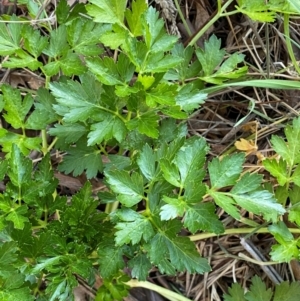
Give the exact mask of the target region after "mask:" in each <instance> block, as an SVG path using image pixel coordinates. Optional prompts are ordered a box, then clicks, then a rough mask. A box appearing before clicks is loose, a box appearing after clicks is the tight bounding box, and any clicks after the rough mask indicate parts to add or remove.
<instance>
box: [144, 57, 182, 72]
mask: <svg viewBox="0 0 300 301" xmlns="http://www.w3.org/2000/svg"><path fill="white" fill-rule="evenodd" d="M182 60H183V59H182V58H180V57H175V56H173V55H170V54H166V55H164V53H163V52H158V53H150V54H149V55H148V57H147V61H146V64H144V65H142V66H141V67H142V68H141V71H142V72H151V73H160V72H167V71H168V70H169V69H171V68H174V67H176V66H177V65H178V64H180V63H181V62H182Z"/></svg>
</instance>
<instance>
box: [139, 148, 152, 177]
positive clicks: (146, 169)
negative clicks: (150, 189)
mask: <svg viewBox="0 0 300 301" xmlns="http://www.w3.org/2000/svg"><path fill="white" fill-rule="evenodd" d="M155 161H156V154H155V153H154V151H153V149H152V148H151V147H150V146H149V145H148V144H145V145H144V147H143V149H142V150H141V152H140V154H139V156H138V159H137V164H138V166H139V168H140V170H141V172H142V173H143V175H144V176H145V177H146V179H147V180H149V181H152V180H153V178H154V177H155V174H156V163H155Z"/></svg>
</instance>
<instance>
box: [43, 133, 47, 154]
mask: <svg viewBox="0 0 300 301" xmlns="http://www.w3.org/2000/svg"><path fill="white" fill-rule="evenodd" d="M42 152H43V154H44V156H45V155H46V154H47V152H48V142H47V132H46V130H42Z"/></svg>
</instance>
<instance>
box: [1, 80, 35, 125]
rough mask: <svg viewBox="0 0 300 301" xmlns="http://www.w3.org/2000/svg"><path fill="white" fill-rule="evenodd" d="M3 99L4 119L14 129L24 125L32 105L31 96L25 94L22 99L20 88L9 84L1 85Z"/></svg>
mask: <svg viewBox="0 0 300 301" xmlns="http://www.w3.org/2000/svg"><path fill="white" fill-rule="evenodd" d="M1 89H2V92H3V99H4V110H5V111H6V114H4V118H5V120H6V121H7V122H8V123H9V124H10V125H11V126H13V127H14V128H15V129H19V128H24V127H25V118H26V116H27V114H28V112H29V110H30V109H31V107H32V104H33V98H32V96H31V95H30V94H27V95H26V96H25V97H24V98H23V99H22V97H21V93H20V90H18V89H14V88H12V87H11V86H9V85H2V86H1Z"/></svg>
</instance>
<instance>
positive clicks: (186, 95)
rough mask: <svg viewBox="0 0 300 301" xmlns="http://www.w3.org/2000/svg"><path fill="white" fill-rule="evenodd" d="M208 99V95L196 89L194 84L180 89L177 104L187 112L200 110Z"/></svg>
mask: <svg viewBox="0 0 300 301" xmlns="http://www.w3.org/2000/svg"><path fill="white" fill-rule="evenodd" d="M206 98H207V94H204V93H202V92H201V91H200V90H198V89H195V88H194V86H193V84H187V85H185V86H184V87H183V88H182V89H180V91H179V93H178V95H177V96H176V103H177V104H178V105H179V106H180V107H181V109H182V110H184V111H186V112H190V111H193V110H194V109H197V108H199V105H200V104H203V103H204V102H205V100H206Z"/></svg>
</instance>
